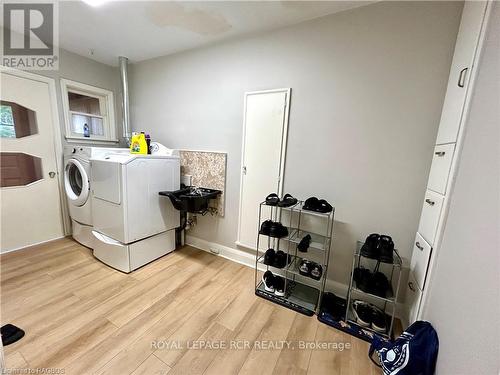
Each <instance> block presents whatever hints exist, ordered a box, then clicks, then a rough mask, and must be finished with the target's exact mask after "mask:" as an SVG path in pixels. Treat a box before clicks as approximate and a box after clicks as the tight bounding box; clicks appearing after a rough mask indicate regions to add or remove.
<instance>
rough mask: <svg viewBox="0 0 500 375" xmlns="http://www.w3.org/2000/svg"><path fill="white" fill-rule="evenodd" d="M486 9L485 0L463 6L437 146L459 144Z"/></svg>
mask: <svg viewBox="0 0 500 375" xmlns="http://www.w3.org/2000/svg"><path fill="white" fill-rule="evenodd" d="M485 10H486V2H485V1H466V2H465V3H464V9H463V11H462V20H461V23H460V29H459V31H458V36H457V42H456V44H455V52H454V55H453V62H452V64H451V69H450V77H449V80H448V88H447V89H446V96H445V99H444V104H443V111H442V113H441V122H440V124H439V132H438V136H437V141H436V144H443V143H453V142H456V141H457V135H458V129H459V128H460V119H461V117H462V112H463V107H464V103H465V95H466V93H467V85H468V83H469V78H470V76H471V74H470V73H471V68H472V62H473V60H474V54H475V52H476V47H477V44H478V40H479V34H480V32H481V26H482V24H483V19H484V14H485Z"/></svg>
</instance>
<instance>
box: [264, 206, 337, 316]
mask: <svg viewBox="0 0 500 375" xmlns="http://www.w3.org/2000/svg"><path fill="white" fill-rule="evenodd" d="M303 205H304V202H303V201H300V200H299V201H298V202H297V203H296V204H294V205H293V206H290V207H278V206H272V205H268V204H267V203H266V202H265V201H264V202H262V203H260V204H259V222H258V233H257V247H256V255H255V294H256V295H258V296H260V297H262V298H265V299H267V300H269V301H272V302H275V303H277V304H279V305H282V306H284V307H287V308H289V309H292V310H295V311H297V312H299V313H302V314H304V315H308V316H312V315H314V314H316V313H318V311H319V306H321V299H322V297H323V293H324V291H325V286H326V280H327V275H328V266H329V262H330V251H331V248H332V238H333V223H334V214H335V208H332V210H331V211H330V212H328V213H320V212H315V211H310V210H305V209H304V208H303ZM266 220H272V221H274V222H280V223H281V224H283V225H284V226H286V227H287V229H288V235H287V236H284V237H281V238H277V237H272V236H269V235H264V234H261V233H260V228H261V224H262V223H263V222H264V221H266ZM307 235H310V236H311V241H310V244H309V247H308V248H307V251H306V252H300V251H299V250H298V244H299V243H300V241H301V240H302V239H303V238H304V237H305V236H307ZM268 249H274V250H275V251H276V252H277V251H278V250H281V251H283V252H284V253H285V254H286V258H287V262H286V265H285V266H284V267H282V268H280V267H277V266H276V265H273V264H266V259H265V253H266V251H267V250H268ZM303 261H309V262H311V263H310V264H315V265H319V266H320V267H321V270H322V272H321V276H320V277H319V279H318V278H317V277H316V278H313V277H311V276H310V275H307V273H306V274H304V272H301V271H300V265H301V263H302V262H303ZM265 271H271V272H272V273H273V275H277V276H280V277H282V278H283V279H284V281H285V288H284V291H285V295H284V296H278V295H276V294H275V293H272V292H269V291H266V290H265V286H264V282H263V281H262V275H263V274H264V272H265Z"/></svg>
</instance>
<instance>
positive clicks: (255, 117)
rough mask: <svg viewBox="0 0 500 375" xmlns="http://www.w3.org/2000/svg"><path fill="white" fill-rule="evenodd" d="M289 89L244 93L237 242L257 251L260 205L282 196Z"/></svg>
mask: <svg viewBox="0 0 500 375" xmlns="http://www.w3.org/2000/svg"><path fill="white" fill-rule="evenodd" d="M289 102H290V89H279V90H270V91H259V92H251V93H246V94H245V112H244V129H243V157H242V172H241V173H242V175H241V191H240V218H239V226H238V242H237V244H238V245H240V246H244V247H247V248H250V249H255V248H256V239H257V230H258V227H259V223H258V222H257V221H258V219H259V217H258V214H259V203H260V202H262V201H263V200H264V199H265V198H266V196H267V195H268V194H270V193H277V194H278V195H279V196H281V193H282V192H281V188H282V185H283V170H284V166H285V154H286V138H287V129H288V111H289Z"/></svg>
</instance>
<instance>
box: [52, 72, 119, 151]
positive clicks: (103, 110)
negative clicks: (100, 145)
mask: <svg viewBox="0 0 500 375" xmlns="http://www.w3.org/2000/svg"><path fill="white" fill-rule="evenodd" d="M61 87H62V95H63V107H64V115H65V121H66V138H67V139H68V140H69V141H71V140H76V141H85V140H89V141H101V142H118V140H117V139H116V134H115V132H116V131H115V115H114V99H113V92H112V91H109V90H104V89H101V88H98V87H93V86H89V85H86V84H83V83H79V82H74V81H69V80H66V79H62V80H61Z"/></svg>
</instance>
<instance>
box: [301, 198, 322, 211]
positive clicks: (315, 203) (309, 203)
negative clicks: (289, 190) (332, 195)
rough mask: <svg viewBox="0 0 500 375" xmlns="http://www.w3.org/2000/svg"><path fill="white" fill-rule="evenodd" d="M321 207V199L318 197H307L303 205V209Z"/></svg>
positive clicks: (312, 209)
mask: <svg viewBox="0 0 500 375" xmlns="http://www.w3.org/2000/svg"><path fill="white" fill-rule="evenodd" d="M318 208H319V199H318V198H316V197H311V198H307V199H306V201H305V202H304V205H303V206H302V209H303V210H308V211H316V210H317V209H318Z"/></svg>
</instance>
